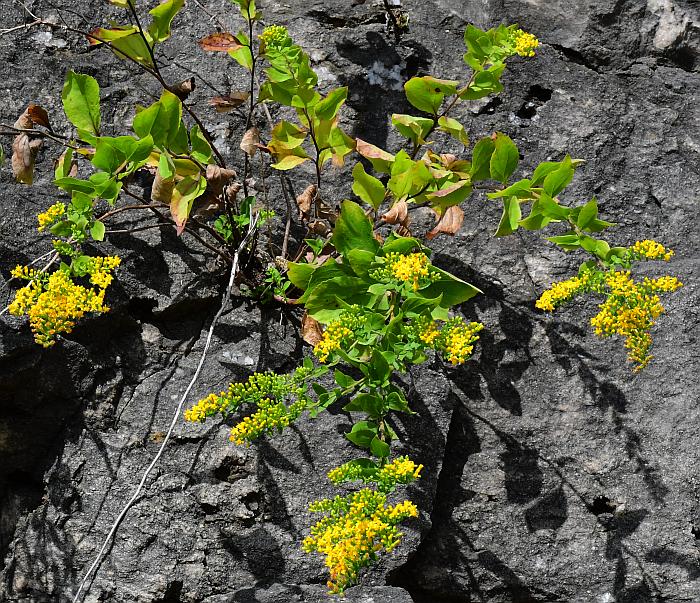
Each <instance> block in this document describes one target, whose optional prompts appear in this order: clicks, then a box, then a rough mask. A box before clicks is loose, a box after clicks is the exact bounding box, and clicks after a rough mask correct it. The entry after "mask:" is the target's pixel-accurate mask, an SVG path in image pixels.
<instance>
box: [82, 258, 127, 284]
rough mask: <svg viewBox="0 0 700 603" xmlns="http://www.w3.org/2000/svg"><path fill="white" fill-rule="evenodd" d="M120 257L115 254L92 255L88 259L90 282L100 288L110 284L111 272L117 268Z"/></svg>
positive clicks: (112, 278) (120, 261) (120, 260)
mask: <svg viewBox="0 0 700 603" xmlns="http://www.w3.org/2000/svg"><path fill="white" fill-rule="evenodd" d="M121 263H122V259H121V258H120V257H119V256H116V255H109V256H105V257H94V258H92V259H91V260H90V270H89V273H90V282H91V283H92V284H93V285H97V286H98V287H99V288H100V289H106V288H107V287H109V285H111V284H112V280H114V277H113V276H112V272H114V270H116V269H117V267H118V266H119V264H121Z"/></svg>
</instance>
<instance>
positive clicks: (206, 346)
mask: <svg viewBox="0 0 700 603" xmlns="http://www.w3.org/2000/svg"><path fill="white" fill-rule="evenodd" d="M256 224H257V219H256V220H254V221H252V222H251V223H250V225H249V227H248V233H247V234H246V236H245V237H244V238H243V240H242V241H241V244H240V245H239V246H238V249H237V250H236V253H235V254H234V257H233V265H232V266H231V274H230V276H229V279H228V284H227V286H226V292H225V293H224V297H223V300H222V302H221V306H220V307H219V310H218V312H217V313H216V315H215V316H214V319H213V320H212V321H211V325H210V326H209V332H208V333H207V339H206V342H205V344H204V350H203V351H202V355H201V357H200V359H199V363H198V364H197V369H196V370H195V372H194V375H193V376H192V379H191V380H190V382H189V384H188V385H187V389H185V392H184V393H183V394H182V397H181V398H180V402H179V403H178V405H177V408H176V409H175V412H174V413H173V417H172V420H171V421H170V427H169V428H168V431H167V433H166V434H165V438H164V439H163V443H162V444H161V445H160V448H159V449H158V452H157V454H156V456H155V457H154V458H153V460H152V461H151V464H150V465H148V467H147V468H146V470H145V471H144V472H143V475H142V476H141V481H140V482H139V484H138V486H137V487H136V490H135V491H134V493H133V495H132V496H131V498H130V499H129V500H128V501H127V503H126V504H125V505H124V507H123V508H122V510H121V512H120V513H119V515H117V518H116V519H115V520H114V523H113V524H112V527H111V528H110V530H109V532H108V533H107V536H106V537H105V539H104V541H103V543H102V547H101V548H100V550H99V552H98V553H97V556H96V557H95V560H94V561H93V562H92V565H90V567H89V568H88V570H87V572H85V575H84V576H83V579H82V580H81V581H80V584H79V585H78V590H77V592H76V593H75V596H74V597H73V603H78V601H80V600H81V596H80V595H81V593H82V592H83V588H84V587H85V584H86V583H87V581H88V579H89V578H90V576H91V575H92V573H93V572H95V571H96V570H97V568H98V567H99V565H100V562H101V561H102V559H103V556H104V555H105V552H106V550H107V548H108V547H109V544H110V542H111V541H112V538H113V537H114V535H115V534H116V532H117V529H118V528H119V525H120V524H121V522H122V520H123V519H124V517H125V516H126V514H127V513H128V511H129V509H130V508H131V506H132V505H133V504H134V503H135V502H136V500H137V499H138V498H139V496H140V494H141V491H142V490H143V487H144V485H145V484H146V480H147V479H148V476H149V475H150V474H151V471H152V470H153V468H154V467H155V466H156V464H157V463H158V461H159V460H160V457H161V456H162V455H163V452H164V451H165V447H166V445H167V444H168V441H169V440H170V437H171V436H172V433H173V431H174V430H175V426H176V425H177V421H178V419H179V417H180V414H181V412H182V407H183V406H184V404H185V401H186V400H187V397H188V396H189V394H190V391H191V390H192V388H193V387H194V384H195V383H196V381H197V379H198V378H199V375H200V373H201V372H202V367H203V366H204V361H205V359H206V357H207V353H208V352H209V346H210V345H211V340H212V337H213V335H214V328H215V327H216V324H217V323H218V322H219V319H220V318H221V315H222V314H223V313H224V310H225V309H226V306H227V305H228V302H229V300H230V299H231V288H232V287H233V284H234V281H235V278H236V274H237V272H238V261H239V256H240V252H241V251H242V250H243V248H244V246H245V244H246V243H247V241H248V238H249V237H250V236H251V235H252V234H253V232H254V231H255V230H256ZM85 594H87V590H86V591H85Z"/></svg>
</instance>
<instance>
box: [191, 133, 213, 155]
mask: <svg viewBox="0 0 700 603" xmlns="http://www.w3.org/2000/svg"><path fill="white" fill-rule="evenodd" d="M190 145H191V147H192V157H193V158H194V159H196V160H197V161H199V163H203V164H205V165H208V164H210V163H214V152H213V151H212V148H211V145H210V144H209V141H208V140H207V139H206V138H205V137H204V134H202V131H201V130H200V129H199V126H197V125H194V126H192V129H191V130H190Z"/></svg>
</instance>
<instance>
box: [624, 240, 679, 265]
mask: <svg viewBox="0 0 700 603" xmlns="http://www.w3.org/2000/svg"><path fill="white" fill-rule="evenodd" d="M629 250H630V252H631V254H632V259H646V260H664V261H665V262H668V261H669V260H670V259H671V258H672V257H673V251H672V250H671V249H666V248H665V247H664V246H663V245H662V244H661V243H657V242H656V241H651V240H649V239H646V240H644V241H637V242H636V243H635V244H634V245H632V247H630V248H629Z"/></svg>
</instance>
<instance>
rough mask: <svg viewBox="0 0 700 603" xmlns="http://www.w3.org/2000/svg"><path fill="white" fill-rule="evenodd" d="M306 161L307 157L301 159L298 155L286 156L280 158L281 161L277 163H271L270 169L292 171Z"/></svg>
mask: <svg viewBox="0 0 700 603" xmlns="http://www.w3.org/2000/svg"><path fill="white" fill-rule="evenodd" d="M308 160H309V157H301V156H299V155H286V156H285V157H282V159H280V160H279V161H278V162H277V163H273V164H272V165H271V166H270V167H273V168H275V169H276V170H280V171H286V170H291V169H294V168H295V167H297V166H298V165H301V164H302V163H304V162H305V161H308Z"/></svg>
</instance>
